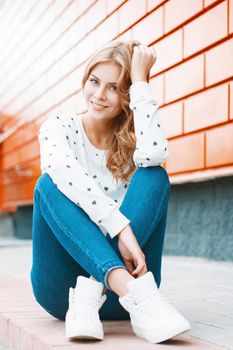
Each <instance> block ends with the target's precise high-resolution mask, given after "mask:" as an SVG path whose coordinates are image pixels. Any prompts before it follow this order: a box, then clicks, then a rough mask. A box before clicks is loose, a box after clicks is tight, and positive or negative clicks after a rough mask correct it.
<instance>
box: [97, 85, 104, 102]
mask: <svg viewBox="0 0 233 350" xmlns="http://www.w3.org/2000/svg"><path fill="white" fill-rule="evenodd" d="M95 96H96V97H98V98H100V99H102V100H105V99H106V92H105V88H104V87H99V88H98V89H97V90H96V91H95Z"/></svg>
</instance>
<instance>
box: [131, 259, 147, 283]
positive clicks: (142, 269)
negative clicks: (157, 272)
mask: <svg viewBox="0 0 233 350" xmlns="http://www.w3.org/2000/svg"><path fill="white" fill-rule="evenodd" d="M135 265H136V266H137V267H136V269H135V270H134V271H133V272H132V275H133V276H134V277H135V276H136V275H137V276H139V275H143V274H144V273H146V271H147V267H146V262H145V255H144V254H143V255H141V256H140V257H139V258H137V259H136V261H135Z"/></svg>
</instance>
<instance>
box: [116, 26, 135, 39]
mask: <svg viewBox="0 0 233 350" xmlns="http://www.w3.org/2000/svg"><path fill="white" fill-rule="evenodd" d="M132 35H133V34H132V28H130V29H128V30H127V31H126V32H124V33H123V34H121V35H119V36H118V37H117V40H123V41H127V40H132Z"/></svg>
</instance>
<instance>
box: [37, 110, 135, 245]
mask: <svg viewBox="0 0 233 350" xmlns="http://www.w3.org/2000/svg"><path fill="white" fill-rule="evenodd" d="M70 130H71V129H69V128H67V125H66V124H65V122H64V121H62V119H61V118H60V117H58V116H56V117H54V116H53V117H50V118H49V119H47V120H46V121H45V122H43V123H42V125H41V126H40V129H39V135H38V139H39V144H40V160H41V170H42V173H44V172H46V173H48V174H49V175H50V177H51V179H52V181H53V182H54V184H55V185H56V186H57V188H58V189H59V190H60V191H61V192H62V193H63V194H64V195H66V196H67V197H68V198H69V199H70V200H71V201H73V202H74V203H75V204H76V205H78V206H79V207H81V208H82V209H83V210H84V211H85V212H86V213H87V214H88V216H89V217H90V218H91V220H92V221H93V222H95V223H96V224H97V225H98V226H99V228H100V229H101V231H102V232H103V233H104V234H105V233H107V232H108V233H109V235H110V237H111V238H113V237H114V236H116V235H117V234H118V233H120V231H121V230H122V229H123V228H124V227H125V226H127V225H128V224H129V223H130V220H129V219H128V218H127V217H125V216H124V215H123V214H122V213H121V212H120V210H119V209H118V208H117V204H116V202H115V201H113V200H112V199H111V198H110V197H108V196H106V195H105V194H104V193H103V192H102V190H101V188H100V187H99V186H98V185H97V184H96V182H95V181H94V180H93V178H92V177H91V176H90V175H89V174H88V172H87V170H86V169H85V168H84V167H83V166H82V165H81V164H80V163H79V161H78V157H76V156H75V154H74V152H73V150H72V149H71V147H70V145H69V135H70Z"/></svg>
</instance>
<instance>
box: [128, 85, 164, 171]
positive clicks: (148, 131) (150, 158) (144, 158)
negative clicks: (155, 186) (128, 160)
mask: <svg viewBox="0 0 233 350" xmlns="http://www.w3.org/2000/svg"><path fill="white" fill-rule="evenodd" d="M129 93H130V104H129V107H130V109H131V110H132V111H133V115H134V129H135V136H136V149H135V152H134V154H133V161H134V163H135V165H136V167H148V166H155V165H161V164H162V163H163V162H164V161H165V160H166V159H167V157H168V155H169V150H168V141H167V139H166V138H165V135H164V132H163V130H162V128H161V121H160V118H159V114H158V108H159V106H158V103H157V102H156V100H155V98H154V96H153V93H152V89H151V86H150V84H149V83H147V82H145V81H136V82H134V83H133V84H132V85H131V86H130V89H129Z"/></svg>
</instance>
